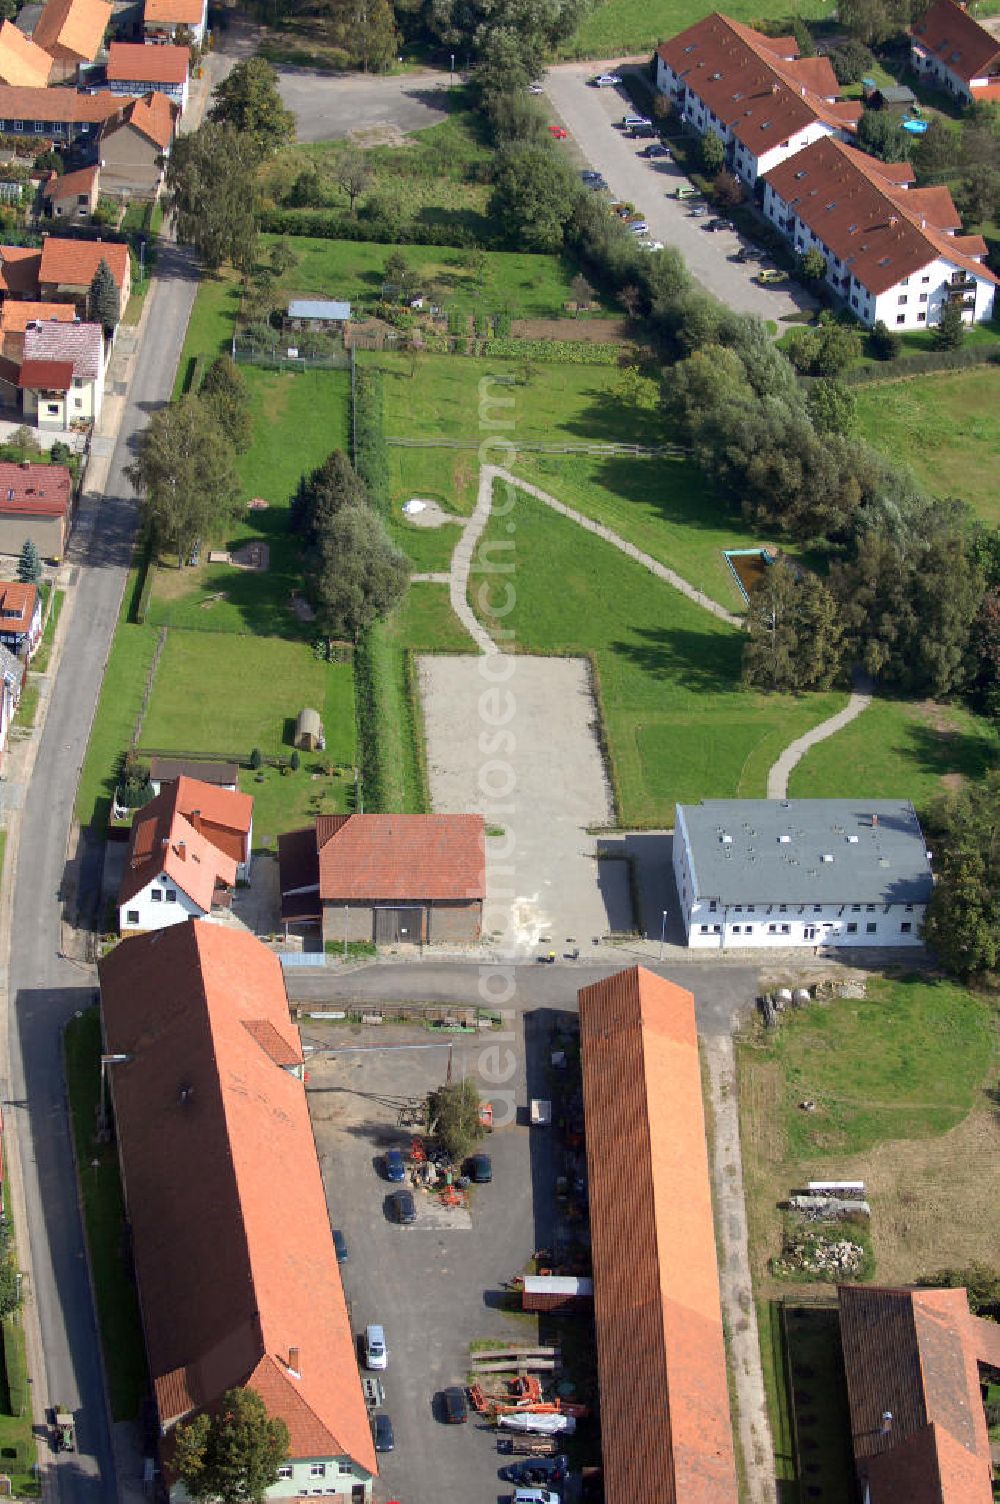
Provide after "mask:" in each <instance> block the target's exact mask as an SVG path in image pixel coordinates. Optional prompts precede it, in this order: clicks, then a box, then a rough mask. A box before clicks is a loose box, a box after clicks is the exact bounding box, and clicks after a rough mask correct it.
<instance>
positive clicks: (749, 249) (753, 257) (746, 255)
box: [733, 245, 761, 266]
mask: <svg viewBox="0 0 1000 1504" xmlns="http://www.w3.org/2000/svg"><path fill="white" fill-rule="evenodd" d="M760 256H761V253H760V251H758V249H757V247H756V246H754V245H742V246H740V248H739V250H738V251H737V252H736V255H735V256H734V257H733V260H734V261H739V262H740V264H741V265H743V266H745V265H746V263H747V262H748V261H759V260H760Z"/></svg>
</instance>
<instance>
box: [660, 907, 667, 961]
mask: <svg viewBox="0 0 1000 1504" xmlns="http://www.w3.org/2000/svg"><path fill="white" fill-rule="evenodd" d="M666 939H667V911H666V909H664V910H663V918H662V920H661V921H660V955H659V959H660V960H661V961H662V960H663V947H664V945H665V944H666Z"/></svg>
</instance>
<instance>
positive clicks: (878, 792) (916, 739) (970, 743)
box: [788, 697, 1000, 810]
mask: <svg viewBox="0 0 1000 1504" xmlns="http://www.w3.org/2000/svg"><path fill="white" fill-rule="evenodd" d="M998 755H1000V737H998V736H997V733H996V730H995V729H994V728H993V727H992V726H991V724H990V722H989V721H987V720H984V719H983V718H982V717H979V716H974V715H972V714H970V712H969V711H967V710H965V709H963V708H962V707H961V706H959V705H937V704H935V703H933V702H929V701H921V702H915V701H909V700H887V699H882V698H881V697H879V698H877V699H876V700H875V701H874V702H873V703H872V705H871V706H870V707H869V708H868V709H867V710H866V711H864V712H863V713H862V714H861V715H860V716H859V717H858V718H857V720H856V721H852V722H851V724H850V725H849V726H846V727H845V728H844V730H843V731H838V732H837V733H836V735H835V736H831V737H829V738H828V740H827V741H825V742H820V743H819V745H818V746H816V747H813V749H812V750H811V751H810V752H807V753H806V755H805V757H804V758H803V759H802V761H801V762H800V763H799V765H798V767H796V768H795V769H794V770H793V772H792V776H791V779H790V781H789V786H788V791H789V793H790V794H791V795H792V797H793V798H841V799H855V798H869V799H912V800H913V803H914V804H915V805H916V807H917V809H918V810H920V809H926V808H927V806H928V805H929V804H930V803H931V802H932V801H933V799H934V798H935V797H936V796H937V795H938V794H940V793H942V792H943V791H944V789H945V788H946V787H947V784H946V783H945V781H944V780H945V779H949V781H950V780H951V778H952V776H953V775H955V774H961V775H962V776H963V777H965V778H972V779H975V778H979V777H981V776H982V774H983V773H984V772H985V771H986V770H987V769H988V768H991V767H994V766H995V765H996V761H997V757H998Z"/></svg>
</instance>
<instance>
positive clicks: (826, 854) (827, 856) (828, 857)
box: [823, 851, 833, 862]
mask: <svg viewBox="0 0 1000 1504" xmlns="http://www.w3.org/2000/svg"><path fill="white" fill-rule="evenodd" d="M823 860H824V862H832V861H833V852H832V851H824V853H823Z"/></svg>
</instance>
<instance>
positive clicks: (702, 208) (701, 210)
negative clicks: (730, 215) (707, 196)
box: [689, 204, 709, 219]
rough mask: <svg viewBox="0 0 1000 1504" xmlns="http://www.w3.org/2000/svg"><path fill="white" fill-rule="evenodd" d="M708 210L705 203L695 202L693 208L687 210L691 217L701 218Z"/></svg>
mask: <svg viewBox="0 0 1000 1504" xmlns="http://www.w3.org/2000/svg"><path fill="white" fill-rule="evenodd" d="M708 212H709V208H708V205H707V204H695V206H694V208H693V209H691V210H689V214H690V217H691V218H692V219H703V218H704V216H705V215H706V214H707V213H708Z"/></svg>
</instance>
